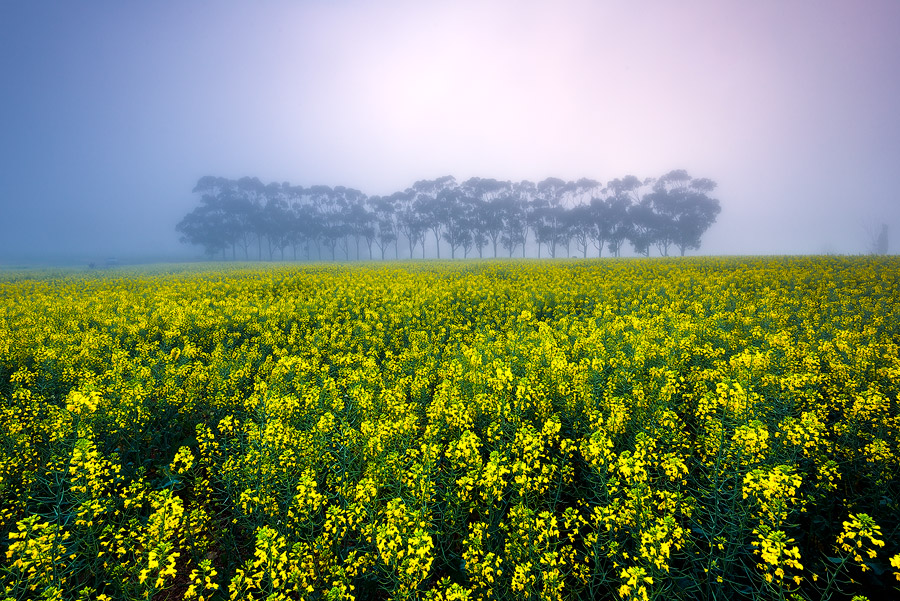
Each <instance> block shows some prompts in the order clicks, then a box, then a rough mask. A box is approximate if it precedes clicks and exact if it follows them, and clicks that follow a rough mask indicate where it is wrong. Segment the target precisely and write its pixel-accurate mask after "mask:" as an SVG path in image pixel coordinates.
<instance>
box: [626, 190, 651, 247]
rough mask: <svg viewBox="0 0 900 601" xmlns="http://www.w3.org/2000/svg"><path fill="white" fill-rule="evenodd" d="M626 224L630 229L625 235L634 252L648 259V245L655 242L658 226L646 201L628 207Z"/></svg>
mask: <svg viewBox="0 0 900 601" xmlns="http://www.w3.org/2000/svg"><path fill="white" fill-rule="evenodd" d="M628 222H629V226H630V227H629V228H628V230H627V232H626V234H625V235H626V238H628V241H629V242H631V246H632V248H634V252H636V253H638V254H640V255H644V256H645V257H649V256H650V245H651V244H653V242H654V241H655V240H656V237H657V231H658V227H659V225H658V222H657V216H656V214H655V213H654V212H653V206H652V205H651V204H650V203H649V202H648V201H647V199H644V200H642V201H641V202H639V203H635V204H632V205H630V206H629V207H628Z"/></svg>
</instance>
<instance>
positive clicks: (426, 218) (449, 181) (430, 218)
mask: <svg viewBox="0 0 900 601" xmlns="http://www.w3.org/2000/svg"><path fill="white" fill-rule="evenodd" d="M412 188H413V190H414V191H415V194H416V199H415V209H416V212H417V213H418V214H419V217H420V219H421V220H422V223H423V224H424V225H425V228H426V231H427V230H431V232H432V233H433V234H434V243H435V248H436V252H437V258H438V259H440V258H441V234H442V233H443V231H444V224H445V222H446V218H445V215H444V212H445V209H444V206H443V202H442V201H441V200H439V199H438V197H439V196H441V195H442V194H443V195H444V198H446V195H447V193H448V192H447V191H449V190H452V189H454V188H456V178H454V177H453V176H452V175H445V176H443V177H439V178H437V179H433V180H419V181H417V182H416V183H414V184H413V186H412ZM423 248H424V246H423Z"/></svg>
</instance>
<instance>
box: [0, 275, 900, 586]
mask: <svg viewBox="0 0 900 601" xmlns="http://www.w3.org/2000/svg"><path fill="white" fill-rule="evenodd" d="M898 392H900V259H898V258H896V257H887V258H885V257H881V258H874V257H853V258H851V257H844V258H841V257H814V258H787V257H785V258H746V259H744V258H740V259H739V258H722V259H717V258H697V259H654V260H644V259H635V260H629V259H623V260H593V261H591V260H577V261H576V260H572V261H487V262H456V263H452V262H443V263H440V262H438V263H434V262H418V263H388V264H382V265H374V264H361V265H304V266H297V265H262V266H261V265H242V266H241V265H238V266H235V265H227V266H225V265H207V266H190V267H183V266H182V267H175V266H169V267H162V266H157V267H154V268H143V269H135V270H128V269H113V270H108V271H104V272H82V273H72V272H70V273H63V272H57V273H38V272H35V273H25V272H13V271H8V272H3V273H0V440H2V445H0V453H2V457H0V548H2V556H0V566H2V567H0V587H2V589H3V590H2V598H9V599H73V600H74V599H79V600H80V599H84V600H87V599H97V600H107V599H207V600H212V599H229V598H230V599H268V600H273V601H274V600H281V599H359V600H365V599H396V600H412V599H426V600H462V599H472V600H481V599H483V600H491V599H510V600H511V599H546V600H561V599H622V600H631V599H641V600H646V599H659V600H662V599H729V600H739V599H810V600H813V599H844V598H850V597H851V596H854V595H869V596H870V598H871V599H876V598H891V597H894V596H895V595H900V588H898V586H900V582H898V579H900V448H898V430H900V408H898ZM895 598H896V597H895Z"/></svg>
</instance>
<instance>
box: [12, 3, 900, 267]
mask: <svg viewBox="0 0 900 601" xmlns="http://www.w3.org/2000/svg"><path fill="white" fill-rule="evenodd" d="M898 23H900V3H898V2H894V1H892V0H872V1H868V2H864V3H851V2H842V1H831V0H828V1H817V2H813V1H811V0H809V1H791V2H783V1H762V2H755V3H736V2H735V3H732V2H713V1H685V2H677V3H675V2H664V1H647V2H634V3H623V2H611V1H610V2H596V1H583V2H582V1H572V2H569V1H562V2H556V3H548V2H532V1H528V0H525V1H522V0H519V1H505V0H498V1H495V2H470V1H468V0H464V1H458V0H457V1H440V0H439V1H436V2H413V1H392V0H386V1H381V2H364V1H362V0H344V1H335V2H325V1H308V2H286V1H285V2H278V1H268V2H260V3H254V4H250V3H241V2H190V3H184V2H158V3H152V4H145V5H141V4H134V3H115V2H90V3H64V2H41V3H33V2H24V1H23V2H15V1H5V2H2V3H0V74H2V82H3V87H2V94H0V132H2V135H0V265H14V264H23V263H28V262H40V261H55V262H71V263H86V262H88V261H103V260H104V259H105V258H106V257H110V256H115V257H118V258H119V259H120V260H121V261H123V262H127V261H138V260H141V261H143V260H175V259H184V258H187V259H189V258H195V257H198V256H200V255H201V254H202V253H201V251H200V249H197V248H192V247H188V246H185V245H183V244H180V243H179V242H178V236H177V234H176V232H175V224H176V223H177V222H178V221H179V220H180V219H181V218H182V217H183V216H184V215H185V214H186V213H187V212H189V211H190V210H191V209H192V208H193V207H195V206H196V204H197V202H198V198H197V197H195V196H194V195H192V193H191V190H192V188H193V187H194V185H195V184H196V183H197V181H198V179H199V178H200V177H202V176H205V175H213V176H221V177H226V178H239V177H243V176H251V177H258V178H260V179H261V180H263V181H266V182H270V181H271V182H283V181H289V182H291V183H292V184H294V185H300V186H312V185H317V184H322V185H328V186H347V187H352V188H356V189H359V190H361V191H362V192H364V193H366V194H369V195H389V194H392V193H393V192H396V191H399V190H403V189H405V188H407V187H409V186H410V185H412V183H413V182H415V181H416V180H421V179H428V178H436V177H439V176H442V175H453V176H455V177H456V178H457V179H458V180H460V181H462V180H464V179H467V178H469V177H474V176H477V177H486V178H497V179H504V180H523V179H528V180H532V181H537V180H540V179H543V178H545V177H559V178H562V179H565V180H574V179H578V178H582V177H589V178H594V179H597V180H599V181H601V182H603V183H605V182H607V181H608V180H609V179H612V178H617V177H622V176H623V175H626V174H634V175H636V176H638V177H640V178H644V177H653V176H657V175H659V174H661V173H664V172H667V171H669V170H671V169H686V170H688V171H689V172H690V173H691V174H692V175H694V176H696V177H706V178H711V179H713V180H715V181H716V182H717V183H718V188H717V189H716V191H715V197H716V198H718V199H719V200H720V201H721V205H722V212H721V214H720V215H719V217H718V221H717V223H716V224H715V225H713V226H712V228H711V229H710V230H709V231H708V232H707V233H706V235H705V236H704V238H703V246H702V248H701V249H700V251H699V252H700V254H768V253H777V254H788V253H790V254H793V253H849V254H854V253H863V252H866V251H867V250H868V248H869V245H870V244H871V238H870V235H874V234H876V233H877V231H878V230H879V229H880V227H881V224H882V223H885V224H888V226H889V228H890V232H891V239H890V247H889V251H890V252H897V249H898V248H900V114H898V110H900V36H898V35H897V34H896V27H897V24H898Z"/></svg>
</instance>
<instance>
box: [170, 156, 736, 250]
mask: <svg viewBox="0 0 900 601" xmlns="http://www.w3.org/2000/svg"><path fill="white" fill-rule="evenodd" d="M715 187H716V184H715V182H713V181H711V180H709V179H706V178H693V177H691V176H690V175H688V173H687V172H686V171H684V170H683V169H680V170H675V171H670V172H669V173H666V174H665V175H663V176H662V177H659V178H651V179H644V180H641V179H638V178H637V177H635V176H633V175H629V176H626V177H623V178H621V179H614V180H612V181H610V182H608V183H607V184H606V185H605V186H601V184H600V182H598V181H595V180H592V179H586V178H583V179H580V180H578V181H574V182H566V181H563V180H561V179H558V178H548V179H545V180H543V181H541V182H538V183H533V182H529V181H521V182H509V181H498V180H495V179H483V178H478V177H475V178H471V179H468V180H466V181H464V182H457V181H456V179H455V178H454V177H452V176H445V177H439V178H437V179H433V180H421V181H418V182H416V183H414V184H413V185H412V186H411V187H410V188H407V189H406V190H403V191H402V192H395V193H394V194H391V195H389V196H367V195H365V194H364V193H362V192H360V191H359V190H355V189H352V188H345V187H343V186H337V187H334V188H331V187H328V186H312V187H302V186H292V185H290V184H288V183H283V184H278V183H271V184H263V183H262V182H260V181H259V179H257V178H249V177H245V178H242V179H238V180H233V179H226V178H222V177H211V176H206V177H202V178H201V179H200V180H199V181H198V183H197V186H196V187H195V188H194V193H196V194H199V195H200V204H199V206H197V207H196V208H195V209H194V210H192V211H191V212H190V213H188V214H187V215H185V217H184V218H183V219H182V220H181V221H180V222H179V223H178V225H177V226H176V230H177V232H178V233H179V235H180V238H181V241H182V242H184V243H188V244H194V245H198V246H200V247H202V248H203V249H204V251H205V252H206V254H207V255H209V256H211V257H212V256H221V257H222V258H228V257H229V255H230V257H231V258H232V259H237V258H243V259H250V258H251V257H255V258H258V259H263V258H266V257H267V258H269V259H275V258H281V259H284V258H285V254H286V252H287V253H288V256H292V257H293V258H294V259H295V260H296V259H301V258H302V259H306V260H310V259H330V260H338V259H342V260H351V259H367V258H368V259H372V258H376V257H380V258H381V259H385V258H387V257H393V258H401V257H409V258H412V257H414V256H422V257H423V258H424V257H425V256H426V254H427V250H426V249H427V248H433V249H434V256H436V257H438V258H440V257H441V253H442V247H443V249H444V253H445V254H444V256H446V251H447V250H449V254H450V257H451V258H456V257H469V256H474V254H475V253H477V255H478V256H479V257H484V256H494V257H496V256H499V255H500V253H501V250H502V251H503V254H506V255H508V256H510V257H511V256H514V255H516V256H518V255H519V254H521V256H523V257H524V256H527V254H528V252H529V251H530V252H531V253H532V254H536V255H537V256H538V257H540V256H542V254H543V253H544V252H546V255H548V256H550V257H558V256H562V253H565V256H567V257H568V256H573V254H574V255H577V256H582V257H587V256H588V254H589V253H590V254H591V255H594V254H595V253H596V256H603V251H604V249H607V250H608V252H609V253H610V254H611V255H613V256H619V254H620V253H621V252H622V250H623V247H624V244H625V243H626V242H628V243H629V244H630V245H631V247H632V248H633V250H634V252H636V253H638V254H641V255H644V256H649V255H650V252H651V249H654V248H655V249H656V250H657V251H658V252H659V254H660V255H664V256H665V255H668V254H669V253H670V252H673V251H674V250H675V249H677V250H678V252H680V254H681V255H684V253H685V252H686V251H687V250H692V249H698V248H699V247H700V238H701V236H702V235H703V234H704V232H706V230H707V229H709V227H710V226H711V225H712V224H713V223H714V222H715V220H716V217H717V216H718V214H719V211H720V210H721V209H720V206H719V201H718V200H716V199H714V198H711V197H710V196H709V194H710V193H711V192H712V191H713V190H714V189H715Z"/></svg>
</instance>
